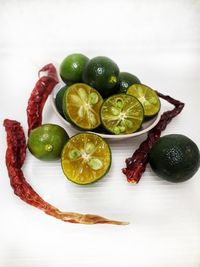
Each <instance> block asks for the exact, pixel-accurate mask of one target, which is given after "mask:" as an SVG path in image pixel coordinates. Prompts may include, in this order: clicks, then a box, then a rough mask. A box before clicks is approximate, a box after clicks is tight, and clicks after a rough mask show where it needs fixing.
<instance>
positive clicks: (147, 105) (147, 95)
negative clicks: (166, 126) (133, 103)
mask: <svg viewBox="0 0 200 267" xmlns="http://www.w3.org/2000/svg"><path fill="white" fill-rule="evenodd" d="M127 94H129V95H132V96H135V97H136V98H137V99H138V100H139V101H140V102H141V103H142V105H143V108H144V116H145V117H152V116H155V115H156V114H157V113H158V112H159V110H160V106H161V105H160V100H159V97H158V95H157V94H156V92H155V91H154V90H153V89H151V88H150V87H148V86H146V85H144V84H133V85H131V86H130V87H129V88H128V90H127Z"/></svg>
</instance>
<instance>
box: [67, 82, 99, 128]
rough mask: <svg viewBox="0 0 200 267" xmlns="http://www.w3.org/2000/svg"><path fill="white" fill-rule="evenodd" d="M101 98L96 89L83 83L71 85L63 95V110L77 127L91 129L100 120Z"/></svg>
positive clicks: (97, 124)
mask: <svg viewBox="0 0 200 267" xmlns="http://www.w3.org/2000/svg"><path fill="white" fill-rule="evenodd" d="M102 102H103V99H102V97H101V95H100V94H99V92H98V91H96V90H95V89H94V88H92V87H90V86H89V85H87V84H84V83H76V84H73V85H71V86H70V87H69V88H68V90H67V91H66V93H65V95H64V100H63V112H64V115H65V117H66V118H67V119H70V120H71V122H72V123H73V124H75V125H76V126H77V127H78V128H80V129H84V130H92V129H95V128H97V127H98V126H99V125H100V123H101V121H100V115H99V113H100V107H101V104H102Z"/></svg>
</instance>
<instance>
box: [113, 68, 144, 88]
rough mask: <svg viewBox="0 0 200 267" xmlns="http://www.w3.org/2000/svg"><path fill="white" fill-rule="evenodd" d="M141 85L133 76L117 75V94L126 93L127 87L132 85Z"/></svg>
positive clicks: (123, 73)
mask: <svg viewBox="0 0 200 267" xmlns="http://www.w3.org/2000/svg"><path fill="white" fill-rule="evenodd" d="M136 83H137V84H138V83H141V82H140V80H139V79H138V78H137V77H136V76H135V75H133V74H131V73H129V72H120V74H119V84H118V91H119V93H126V92H127V90H128V88H129V86H131V85H132V84H136Z"/></svg>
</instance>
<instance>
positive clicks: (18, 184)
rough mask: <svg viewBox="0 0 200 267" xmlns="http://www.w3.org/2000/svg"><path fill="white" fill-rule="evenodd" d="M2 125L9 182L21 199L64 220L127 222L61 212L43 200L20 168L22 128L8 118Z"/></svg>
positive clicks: (23, 142)
mask: <svg viewBox="0 0 200 267" xmlns="http://www.w3.org/2000/svg"><path fill="white" fill-rule="evenodd" d="M4 127H5V130H6V133H7V151H6V166H7V169H8V175H9V177H10V184H11V186H12V188H13V190H14V193H15V194H16V195H17V196H18V197H20V198H21V199H22V200H23V201H25V202H26V203H28V204H30V205H32V206H34V207H36V208H38V209H40V210H42V211H44V212H45V213H46V214H48V215H51V216H53V217H56V218H57V219H60V220H62V221H65V222H71V223H82V224H99V223H102V224H103V223H104V224H116V225H123V224H127V223H126V222H120V221H114V220H109V219H106V218H104V217H101V216H98V215H92V214H80V213H74V212H62V211H60V210H59V209H57V208H56V207H54V206H52V205H51V204H49V203H48V202H46V201H44V200H43V199H42V198H41V197H40V196H39V195H38V194H37V193H36V192H35V191H34V189H33V188H32V187H31V185H30V184H29V183H28V182H27V181H26V179H25V177H24V174H23V171H22V169H21V167H22V165H23V163H24V159H25V155H26V140H25V134H24V131H23V128H22V127H21V125H20V123H19V122H17V121H14V120H8V119H6V120H4Z"/></svg>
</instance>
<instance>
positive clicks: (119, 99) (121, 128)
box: [100, 94, 144, 134]
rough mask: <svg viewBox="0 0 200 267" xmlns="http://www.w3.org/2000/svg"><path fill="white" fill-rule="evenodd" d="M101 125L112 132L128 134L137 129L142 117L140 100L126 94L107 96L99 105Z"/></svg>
mask: <svg viewBox="0 0 200 267" xmlns="http://www.w3.org/2000/svg"><path fill="white" fill-rule="evenodd" d="M100 116H101V121H102V124H103V126H104V127H105V128H106V130H108V131H109V132H111V133H113V134H130V133H133V132H135V131H137V130H138V129H139V128H140V126H141V124H142V122H143V118H144V111H143V107H142V104H141V103H140V101H139V100H138V99H137V98H135V97H133V96H131V95H127V94H117V95H113V96H110V97H109V98H107V99H106V100H105V101H104V103H103V104H102V107H101V113H100Z"/></svg>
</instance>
